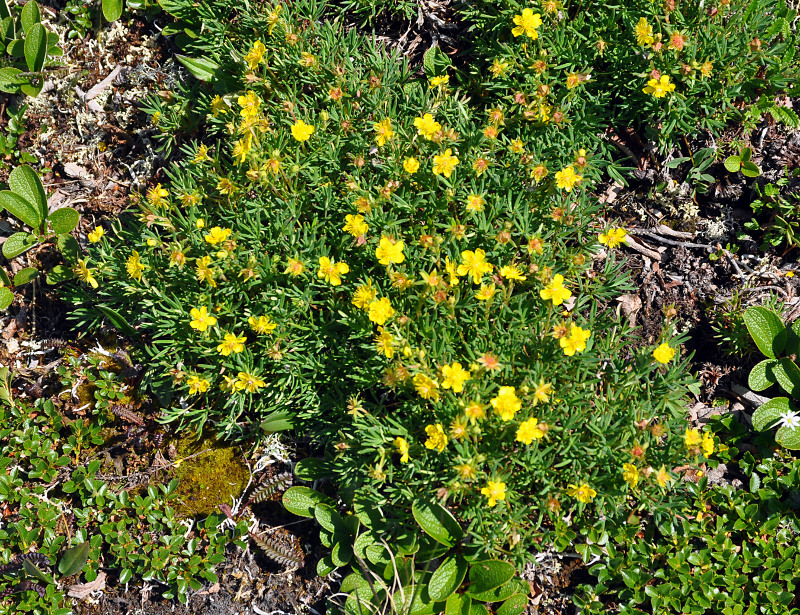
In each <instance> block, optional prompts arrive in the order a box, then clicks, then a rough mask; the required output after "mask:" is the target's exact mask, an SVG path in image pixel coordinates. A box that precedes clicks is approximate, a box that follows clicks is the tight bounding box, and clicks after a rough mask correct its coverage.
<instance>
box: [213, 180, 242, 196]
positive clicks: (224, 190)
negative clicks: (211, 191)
mask: <svg viewBox="0 0 800 615" xmlns="http://www.w3.org/2000/svg"><path fill="white" fill-rule="evenodd" d="M217 190H219V192H220V194H226V195H231V194H233V193H234V192H236V191H237V190H238V188H237V187H236V184H234V183H233V182H232V181H231V180H230V179H229V178H227V177H220V179H219V181H218V182H217Z"/></svg>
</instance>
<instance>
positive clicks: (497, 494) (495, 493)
mask: <svg viewBox="0 0 800 615" xmlns="http://www.w3.org/2000/svg"><path fill="white" fill-rule="evenodd" d="M481 495H485V496H486V497H487V498H489V502H488V503H487V504H488V506H489V508H492V507H494V505H495V504H497V501H498V500H501V501H502V500H505V499H506V484H505V483H502V482H500V481H497V482H495V481H493V480H490V481H488V484H487V486H486V487H483V488H482V489H481Z"/></svg>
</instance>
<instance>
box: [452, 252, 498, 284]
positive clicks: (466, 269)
mask: <svg viewBox="0 0 800 615" xmlns="http://www.w3.org/2000/svg"><path fill="white" fill-rule="evenodd" d="M461 261H462V262H461V264H460V265H459V266H458V270H457V271H458V275H471V276H472V282H473V284H480V283H481V280H482V279H483V274H484V273H491V272H492V269H493V267H492V265H491V263H489V262H487V261H486V252H485V251H484V250H481V249H480V248H478V249H477V250H475V251H474V252H473V251H472V250H464V251H463V252H462V253H461ZM448 273H450V270H449V269H448ZM451 275H452V274H451ZM450 285H451V286H454V284H453V281H452V279H451V280H450Z"/></svg>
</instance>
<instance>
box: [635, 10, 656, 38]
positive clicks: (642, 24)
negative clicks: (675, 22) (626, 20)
mask: <svg viewBox="0 0 800 615" xmlns="http://www.w3.org/2000/svg"><path fill="white" fill-rule="evenodd" d="M635 30H636V44H637V45H652V44H653V42H654V41H655V38H653V26H651V25H650V24H649V23H647V20H646V19H645V18H644V17H640V18H639V23H637V24H636V28H635Z"/></svg>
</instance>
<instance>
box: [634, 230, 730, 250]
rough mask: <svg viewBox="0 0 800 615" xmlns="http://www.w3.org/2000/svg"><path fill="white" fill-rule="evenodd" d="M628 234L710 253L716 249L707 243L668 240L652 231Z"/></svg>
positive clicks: (636, 231)
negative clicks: (702, 249)
mask: <svg viewBox="0 0 800 615" xmlns="http://www.w3.org/2000/svg"><path fill="white" fill-rule="evenodd" d="M628 232H629V233H633V234H635V235H645V236H646V237H650V238H651V239H655V240H657V241H661V242H663V243H666V244H668V245H671V246H681V247H684V248H705V249H706V250H709V251H712V250H713V249H714V246H710V245H708V244H705V243H692V242H690V241H675V240H674V239H667V238H666V237H662V236H661V235H659V234H658V233H654V232H652V231H646V230H644V229H631V230H630V231H628Z"/></svg>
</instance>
